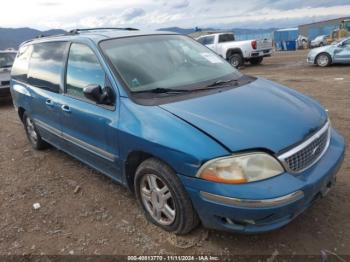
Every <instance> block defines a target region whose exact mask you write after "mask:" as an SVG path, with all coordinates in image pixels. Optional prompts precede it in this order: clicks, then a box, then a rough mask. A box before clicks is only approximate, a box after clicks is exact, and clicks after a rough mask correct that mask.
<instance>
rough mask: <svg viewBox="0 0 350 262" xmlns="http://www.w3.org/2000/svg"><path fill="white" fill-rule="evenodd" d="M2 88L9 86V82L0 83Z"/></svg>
mask: <svg viewBox="0 0 350 262" xmlns="http://www.w3.org/2000/svg"><path fill="white" fill-rule="evenodd" d="M1 85H2V86H8V85H10V81H1Z"/></svg>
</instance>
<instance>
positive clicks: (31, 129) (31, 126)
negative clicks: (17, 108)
mask: <svg viewBox="0 0 350 262" xmlns="http://www.w3.org/2000/svg"><path fill="white" fill-rule="evenodd" d="M26 128H27V133H28V136H29V139H30V141H31V142H32V143H33V144H36V143H37V142H38V134H37V133H36V131H35V127H34V123H33V121H32V120H31V119H30V118H29V117H27V119H26Z"/></svg>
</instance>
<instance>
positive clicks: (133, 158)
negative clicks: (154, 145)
mask: <svg viewBox="0 0 350 262" xmlns="http://www.w3.org/2000/svg"><path fill="white" fill-rule="evenodd" d="M149 158H155V159H158V160H159V161H161V162H163V163H164V164H165V165H167V166H168V167H169V168H171V169H172V170H174V172H175V169H174V168H173V167H172V166H171V165H170V164H169V163H168V162H167V161H164V159H162V158H160V157H158V156H156V155H154V154H152V153H148V152H145V151H142V150H134V151H131V152H129V154H128V156H127V158H126V161H125V164H124V176H125V180H126V186H127V188H128V189H129V190H130V191H131V192H133V193H134V177H135V174H136V170H137V168H138V167H139V166H140V165H141V163H142V162H144V161H145V160H147V159H149Z"/></svg>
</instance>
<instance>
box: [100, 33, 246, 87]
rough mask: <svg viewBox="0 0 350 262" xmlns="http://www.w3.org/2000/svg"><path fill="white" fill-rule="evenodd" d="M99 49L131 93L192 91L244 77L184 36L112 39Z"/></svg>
mask: <svg viewBox="0 0 350 262" xmlns="http://www.w3.org/2000/svg"><path fill="white" fill-rule="evenodd" d="M100 46H101V49H102V50H103V52H104V53H105V55H106V56H107V57H108V58H109V60H110V61H111V63H112V64H113V66H114V69H115V70H116V71H117V72H118V74H119V75H120V76H121V77H122V79H123V80H124V82H125V83H126V85H127V87H128V88H129V89H130V91H131V92H145V91H148V90H155V89H160V88H162V89H182V90H183V89H186V90H192V89H196V88H200V87H202V88H203V87H204V86H207V85H209V84H211V83H213V82H214V81H218V80H220V81H229V80H233V79H238V78H240V77H241V76H242V75H241V74H240V73H239V72H238V71H237V70H236V69H234V68H233V67H232V66H231V65H230V64H229V63H227V62H226V61H225V60H224V59H222V58H221V57H219V56H217V55H216V54H214V53H213V52H212V51H210V50H209V49H208V48H206V47H204V46H203V45H201V44H199V43H197V42H196V41H194V40H193V39H192V38H189V37H186V36H182V35H149V36H139V37H128V38H119V39H111V40H106V41H103V42H101V44H100Z"/></svg>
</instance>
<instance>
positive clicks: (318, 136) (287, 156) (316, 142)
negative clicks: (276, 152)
mask: <svg viewBox="0 0 350 262" xmlns="http://www.w3.org/2000/svg"><path fill="white" fill-rule="evenodd" d="M329 140H330V125H329V123H328V122H327V123H326V125H325V126H324V127H322V128H321V129H320V130H319V131H318V132H316V133H315V134H314V135H312V136H311V137H310V138H309V139H308V140H306V141H305V142H303V143H301V144H300V145H298V146H297V147H295V148H293V149H291V150H290V151H288V152H286V153H284V154H282V155H281V156H280V157H279V159H280V160H281V161H282V163H283V164H284V167H285V168H286V169H287V171H289V172H292V173H300V172H302V171H304V170H306V169H307V168H309V167H311V166H312V165H313V164H315V163H316V162H317V161H318V160H319V159H320V158H321V157H322V155H323V154H324V153H325V151H326V150H327V148H328V145H329Z"/></svg>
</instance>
